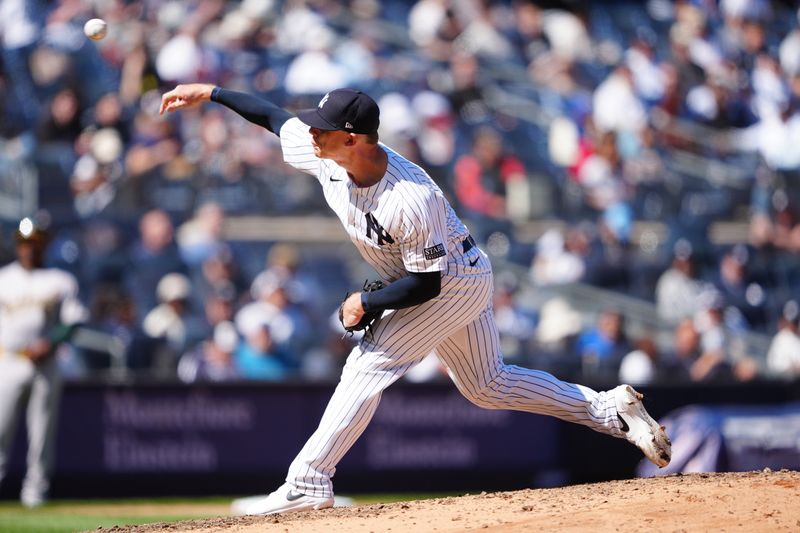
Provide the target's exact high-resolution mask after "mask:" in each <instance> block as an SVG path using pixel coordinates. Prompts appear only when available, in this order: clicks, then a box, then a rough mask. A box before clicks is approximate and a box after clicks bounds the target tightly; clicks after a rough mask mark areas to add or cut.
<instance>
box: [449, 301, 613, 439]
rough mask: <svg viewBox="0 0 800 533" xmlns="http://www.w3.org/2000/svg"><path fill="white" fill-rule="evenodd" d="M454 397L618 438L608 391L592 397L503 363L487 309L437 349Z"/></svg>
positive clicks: (553, 379) (580, 387) (582, 389)
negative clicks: (550, 418)
mask: <svg viewBox="0 0 800 533" xmlns="http://www.w3.org/2000/svg"><path fill="white" fill-rule="evenodd" d="M436 353H437V354H438V355H439V357H440V359H441V360H442V362H443V363H444V364H445V365H446V366H447V367H448V369H449V370H450V373H451V377H452V378H453V381H454V382H455V384H456V386H457V387H458V389H459V391H461V393H462V394H463V395H464V396H466V397H467V399H469V400H470V401H471V402H472V403H474V404H476V405H478V406H480V407H484V408H488V409H513V410H517V411H526V412H530V413H538V414H544V415H549V416H554V417H557V418H560V419H562V420H566V421H569V422H575V423H578V424H583V425H585V426H588V427H590V428H592V429H594V430H596V431H600V432H602V433H607V434H609V435H613V436H615V437H622V436H623V434H622V432H621V431H620V422H619V419H618V418H617V408H616V401H615V397H614V393H613V391H604V392H597V391H594V390H592V389H591V388H589V387H585V386H583V385H576V384H573V383H567V382H565V381H561V380H559V379H558V378H556V377H555V376H552V375H550V374H548V373H547V372H543V371H540V370H532V369H528V368H522V367H518V366H514V365H506V364H504V363H503V360H502V354H501V353H500V340H499V336H498V332H497V327H496V325H495V323H494V317H493V313H492V310H491V308H487V310H486V311H485V312H483V313H481V315H480V316H479V317H478V318H477V319H476V320H475V321H473V322H472V323H470V324H468V325H467V326H465V327H464V328H462V329H461V330H459V331H458V332H456V333H455V334H453V335H451V336H450V337H449V338H448V339H446V340H445V341H444V342H442V343H441V344H440V345H439V346H438V347H437V349H436Z"/></svg>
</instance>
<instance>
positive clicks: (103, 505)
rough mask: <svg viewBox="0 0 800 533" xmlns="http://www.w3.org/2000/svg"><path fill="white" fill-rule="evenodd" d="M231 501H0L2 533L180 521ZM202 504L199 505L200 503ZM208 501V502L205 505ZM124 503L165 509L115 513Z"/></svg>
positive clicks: (46, 532) (50, 532) (68, 532)
mask: <svg viewBox="0 0 800 533" xmlns="http://www.w3.org/2000/svg"><path fill="white" fill-rule="evenodd" d="M229 503H230V499H229V498H224V499H223V498H214V499H194V500H174V499H163V500H161V499H160V500H103V501H100V500H93V501H69V500H60V501H55V502H49V503H47V504H45V505H43V506H41V507H38V508H36V509H26V508H25V507H23V506H22V505H20V504H19V503H12V502H3V503H0V533H72V532H75V531H90V530H94V529H97V528H98V527H106V528H110V527H113V526H125V525H135V524H150V523H153V522H176V521H179V520H188V519H192V518H206V517H210V516H219V515H221V514H224V512H221V511H219V510H216V509H215V510H214V511H212V512H208V511H203V507H205V506H206V505H208V506H216V508H217V509H219V508H220V507H222V506H225V505H227V504H229ZM198 504H199V505H198ZM203 504H206V505H203ZM187 505H190V506H194V505H197V506H198V508H197V511H196V512H194V511H189V512H186V511H183V512H180V513H174V512H170V508H171V507H172V506H180V507H184V506H187ZM120 506H132V507H134V508H135V507H137V506H142V507H143V506H156V507H158V508H161V509H162V510H161V512H159V511H158V510H156V511H155V512H146V511H145V512H130V511H127V512H125V511H124V510H123V511H120V512H115V509H117V508H119V507H120Z"/></svg>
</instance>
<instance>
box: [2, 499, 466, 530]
mask: <svg viewBox="0 0 800 533" xmlns="http://www.w3.org/2000/svg"><path fill="white" fill-rule="evenodd" d="M451 495H452V494H429V493H426V494H360V495H347V496H349V497H351V498H353V501H354V503H356V504H357V505H366V504H371V503H389V502H396V501H408V500H421V499H428V498H439V497H444V496H451ZM231 500H232V498H231V497H213V498H193V499H188V498H159V499H148V500H142V499H133V500H54V501H51V502H48V503H46V504H45V505H43V506H41V507H38V508H36V509H26V508H25V507H23V506H22V505H20V504H19V503H18V502H11V501H9V502H0V533H73V532H76V531H92V530H95V529H97V528H98V527H104V528H111V527H114V526H129V525H136V524H152V523H154V522H177V521H179V520H190V519H195V518H208V517H212V516H225V515H227V509H228V506H229V505H230V502H231Z"/></svg>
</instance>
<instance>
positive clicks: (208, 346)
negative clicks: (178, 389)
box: [178, 321, 241, 383]
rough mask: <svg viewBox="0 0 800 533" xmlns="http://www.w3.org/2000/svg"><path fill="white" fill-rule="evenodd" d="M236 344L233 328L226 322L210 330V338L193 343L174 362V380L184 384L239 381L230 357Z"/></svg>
mask: <svg viewBox="0 0 800 533" xmlns="http://www.w3.org/2000/svg"><path fill="white" fill-rule="evenodd" d="M238 345H239V333H238V332H237V331H236V326H234V325H233V323H231V322H228V321H223V322H220V323H219V324H217V325H216V327H215V328H214V332H213V335H212V336H211V338H209V339H207V340H205V341H203V342H201V343H199V344H197V345H196V346H195V347H194V348H192V349H191V350H189V351H188V352H186V353H185V354H183V355H182V356H181V358H180V361H178V378H179V379H180V380H181V381H183V382H184V383H196V382H200V381H212V382H221V381H231V380H236V379H240V378H241V374H240V372H239V367H238V366H237V365H236V362H235V361H234V357H233V354H234V352H235V351H236V347H237V346H238Z"/></svg>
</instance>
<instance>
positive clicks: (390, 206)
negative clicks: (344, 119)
mask: <svg viewBox="0 0 800 533" xmlns="http://www.w3.org/2000/svg"><path fill="white" fill-rule="evenodd" d="M308 130H309V128H308V126H307V125H305V124H303V123H302V122H301V121H300V119H297V118H292V119H290V120H288V121H286V123H285V124H284V125H283V127H282V128H281V131H280V138H281V147H282V150H283V158H284V160H285V161H286V162H287V163H288V164H290V165H292V166H293V167H295V168H297V169H298V170H302V171H303V172H307V173H309V174H311V175H313V176H315V177H316V178H317V179H318V180H319V182H320V184H321V185H322V190H323V192H324V194H325V200H326V201H327V202H328V205H329V206H330V207H331V209H333V210H334V212H335V213H336V215H337V216H338V217H339V220H341V222H342V224H343V225H344V227H345V229H346V230H347V233H348V235H349V236H350V239H351V240H352V241H353V243H354V244H355V246H356V248H358V251H359V252H360V253H361V255H362V256H363V257H364V259H365V260H366V261H367V262H368V263H369V264H370V265H372V267H373V268H375V270H376V271H377V272H378V273H379V274H380V275H381V277H382V278H383V279H384V280H387V281H395V280H397V279H400V278H402V277H405V276H406V275H407V272H434V271H441V272H443V273H444V274H445V275H446V274H447V273H455V272H459V271H460V269H457V268H453V269H450V268H448V263H449V262H450V263H452V262H454V261H455V260H456V259H457V258H460V257H462V255H461V254H460V253H458V248H457V247H460V246H461V242H462V241H463V240H464V239H465V238H466V237H467V235H468V234H469V232H468V231H467V228H466V227H465V226H464V224H463V223H462V222H461V221H460V220H459V219H458V217H457V216H456V214H455V212H454V211H453V208H452V207H451V206H450V204H449V203H448V201H447V200H446V199H445V197H444V194H443V193H442V190H441V189H440V188H439V187H438V186H437V185H436V183H434V181H433V179H431V177H430V176H428V174H427V173H426V172H425V171H424V170H422V169H421V168H420V167H419V166H417V165H415V164H413V163H411V162H410V161H408V160H407V159H405V158H403V157H402V156H400V155H399V154H397V153H396V152H394V151H393V150H391V149H390V148H388V147H387V146H385V145H384V144H381V147H382V148H383V149H384V150H385V151H386V153H387V155H388V167H387V169H386V174H385V175H384V176H383V179H381V180H380V181H379V182H378V183H376V184H375V185H373V186H371V187H358V186H357V185H355V184H354V183H353V182H352V181H351V180H350V178H349V177H348V176H347V172H346V171H345V169H344V168H342V167H340V166H339V165H337V164H336V163H335V162H334V161H332V160H330V159H320V158H318V157H316V156H315V155H314V148H313V146H312V144H311V134H310V133H309V131H308ZM453 252H456V253H453Z"/></svg>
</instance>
